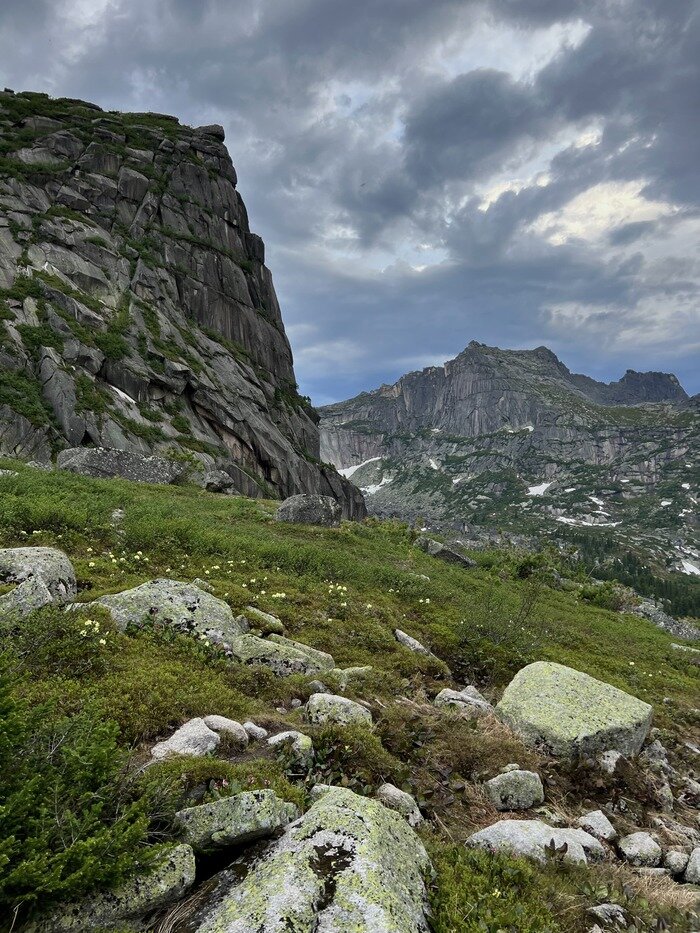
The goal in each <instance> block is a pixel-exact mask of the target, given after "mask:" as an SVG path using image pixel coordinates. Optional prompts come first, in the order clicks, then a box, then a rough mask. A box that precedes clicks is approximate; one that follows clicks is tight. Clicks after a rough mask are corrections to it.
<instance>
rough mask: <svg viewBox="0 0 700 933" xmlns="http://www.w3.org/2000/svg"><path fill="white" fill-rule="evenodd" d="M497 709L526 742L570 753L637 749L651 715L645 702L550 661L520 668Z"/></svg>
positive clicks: (570, 755)
mask: <svg viewBox="0 0 700 933" xmlns="http://www.w3.org/2000/svg"><path fill="white" fill-rule="evenodd" d="M496 712H497V713H498V715H499V716H500V718H501V719H502V720H503V721H504V722H505V723H506V724H507V725H508V726H510V728H511V729H513V731H514V732H517V733H518V734H519V735H520V736H521V737H522V738H523V740H524V741H525V742H527V743H528V744H529V745H532V746H534V747H536V748H539V749H541V750H544V751H548V752H550V753H551V754H554V755H559V756H562V757H568V758H575V757H577V756H587V757H592V758H595V757H596V756H597V755H599V754H600V753H601V752H605V751H608V750H615V751H617V752H620V753H621V754H623V755H636V754H637V753H638V752H639V750H640V749H641V747H642V743H643V742H644V739H645V738H646V735H647V733H648V731H649V727H650V725H651V716H652V708H651V706H649V704H648V703H644V702H643V701H642V700H638V699H637V698H636V697H633V696H630V695H629V694H628V693H624V692H623V691H622V690H618V689H617V687H613V686H611V685H610V684H606V683H603V682H602V681H600V680H596V679H595V678H593V677H589V675H588V674H582V673H581V672H580V671H575V670H573V669H572V668H570V667H564V666H563V665H562V664H554V663H552V662H549V661H537V662H536V663H534V664H529V665H528V666H527V667H524V668H523V669H522V670H521V671H519V672H518V673H517V674H516V675H515V677H514V678H513V680H512V681H511V682H510V684H509V685H508V686H507V687H506V690H505V692H504V694H503V696H502V698H501V701H500V703H499V704H498V705H497V707H496Z"/></svg>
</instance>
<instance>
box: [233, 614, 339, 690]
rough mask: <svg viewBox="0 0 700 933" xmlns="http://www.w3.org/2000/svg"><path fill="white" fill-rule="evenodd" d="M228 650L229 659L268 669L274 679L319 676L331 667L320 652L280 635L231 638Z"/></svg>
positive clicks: (329, 657)
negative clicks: (301, 675)
mask: <svg viewBox="0 0 700 933" xmlns="http://www.w3.org/2000/svg"><path fill="white" fill-rule="evenodd" d="M240 618H242V616H239V619H240ZM230 647H231V652H232V654H233V657H234V658H236V659H237V660H238V661H240V662H241V663H243V664H260V665H262V666H263V667H269V668H270V670H271V671H274V673H275V674H277V676H278V677H289V676H290V675H291V674H308V675H313V674H320V673H321V671H327V670H331V668H332V667H333V666H334V664H335V661H334V660H333V658H332V657H331V656H330V655H329V654H326V653H325V652H324V651H317V650H316V649H315V648H310V647H309V646H308V645H302V644H301V643H300V642H296V641H291V640H290V639H288V638H283V637H282V636H281V635H271V636H270V638H258V636H257V635H243V636H242V637H240V638H235V639H233V640H232V642H231V645H230Z"/></svg>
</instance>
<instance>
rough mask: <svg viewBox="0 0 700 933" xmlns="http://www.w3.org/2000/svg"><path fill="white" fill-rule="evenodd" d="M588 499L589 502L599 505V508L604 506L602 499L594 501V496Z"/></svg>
mask: <svg viewBox="0 0 700 933" xmlns="http://www.w3.org/2000/svg"><path fill="white" fill-rule="evenodd" d="M588 498H589V499H590V500H591V502H595V504H596V505H600V506H604V505H605V503H604V502H603V500H602V499H596V497H595V496H589V497H588Z"/></svg>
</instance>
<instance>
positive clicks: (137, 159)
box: [0, 91, 365, 518]
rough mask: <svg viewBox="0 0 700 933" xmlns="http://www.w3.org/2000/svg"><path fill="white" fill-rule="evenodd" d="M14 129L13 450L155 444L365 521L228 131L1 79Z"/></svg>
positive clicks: (5, 296)
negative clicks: (331, 455)
mask: <svg viewBox="0 0 700 933" xmlns="http://www.w3.org/2000/svg"><path fill="white" fill-rule="evenodd" d="M47 121H48V122H47ZM0 143H1V144H2V152H3V159H2V165H1V166H0V311H1V312H2V314H1V315H0V318H1V321H0V326H2V329H3V340H2V348H1V350H0V372H1V373H2V386H1V388H2V393H1V394H0V398H2V405H1V406H0V453H1V454H5V455H8V454H9V455H10V456H16V457H23V458H26V459H38V460H42V461H47V460H49V458H50V457H51V454H52V451H55V450H60V449H61V448H64V447H72V448H75V447H98V448H108V449H112V450H118V451H124V452H127V453H132V454H133V453H136V454H143V455H146V456H152V455H154V456H156V457H159V458H162V459H164V460H166V461H168V460H169V461H171V469H176V468H178V469H182V466H183V463H184V464H185V465H188V466H189V467H190V473H198V474H199V476H200V477H201V478H202V481H203V482H205V484H207V485H210V486H211V483H212V476H213V475H215V476H216V481H215V483H214V485H215V487H217V488H219V489H223V490H224V491H226V492H231V491H239V492H241V493H243V494H244V495H247V496H268V497H280V498H284V497H286V496H290V495H294V494H297V493H313V494H318V495H325V496H331V497H333V498H334V499H337V500H338V501H339V502H340V504H341V507H342V510H343V514H344V516H345V517H347V518H362V517H363V515H364V514H365V509H364V502H363V499H362V496H361V494H360V493H359V492H358V491H357V490H356V489H355V488H354V487H353V486H352V485H351V484H350V483H349V482H348V481H347V480H346V479H345V478H343V477H342V476H339V475H338V474H337V473H336V472H335V471H334V470H333V469H331V468H328V467H325V466H323V465H322V464H320V460H319V454H320V447H319V431H318V427H317V421H318V417H317V415H316V413H315V412H314V410H313V409H312V408H311V406H310V404H309V401H308V399H305V398H303V397H302V396H301V395H300V394H299V392H298V389H297V385H296V381H295V377H294V370H293V365H292V354H291V350H290V347H289V342H288V340H287V337H286V335H285V332H284V325H283V323H282V317H281V314H280V308H279V304H278V302H277V298H276V295H275V290H274V287H273V284H272V278H271V275H270V272H269V270H268V268H267V267H266V266H265V248H264V245H263V242H262V240H261V239H260V237H258V236H256V234H254V233H252V232H251V230H250V227H249V224H248V216H247V213H246V209H245V205H244V204H243V201H242V199H241V197H240V195H239V193H238V191H237V190H236V182H237V179H236V172H235V169H234V167H233V165H232V163H231V158H230V156H229V154H228V152H227V150H226V147H225V145H224V135H223V130H221V128H220V127H214V128H212V127H208V126H204V127H199V128H191V127H188V126H183V125H182V124H180V123H179V122H178V120H177V119H176V118H174V117H170V116H166V115H158V114H153V113H148V114H120V113H114V112H112V113H107V112H104V111H102V110H100V108H99V107H95V106H94V105H92V104H87V103H84V102H81V101H76V100H68V99H58V100H51V99H50V98H49V97H48V96H46V95H42V94H29V93H27V94H13V93H12V92H10V91H5V92H1V93H0ZM91 456H92V455H91ZM73 459H74V458H73ZM66 465H67V464H66ZM100 475H122V474H121V473H120V472H115V473H107V474H104V473H102V474H100ZM207 475H208V476H209V479H208V480H206V481H205V480H204V477H205V476H207Z"/></svg>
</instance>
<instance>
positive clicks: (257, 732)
mask: <svg viewBox="0 0 700 933" xmlns="http://www.w3.org/2000/svg"><path fill="white" fill-rule="evenodd" d="M243 728H244V729H245V731H246V734H247V736H248V739H249V740H250V741H251V742H261V741H262V740H263V739H266V738H267V736H268V731H267V729H263V727H262V726H258V725H257V724H256V723H254V722H250V720H246V721H245V722H244V723H243Z"/></svg>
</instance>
